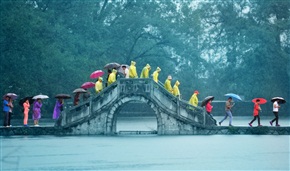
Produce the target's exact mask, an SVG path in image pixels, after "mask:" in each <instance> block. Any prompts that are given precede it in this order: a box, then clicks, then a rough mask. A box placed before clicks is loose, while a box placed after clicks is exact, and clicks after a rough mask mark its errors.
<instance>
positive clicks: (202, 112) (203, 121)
mask: <svg viewBox="0 0 290 171" xmlns="http://www.w3.org/2000/svg"><path fill="white" fill-rule="evenodd" d="M205 111H206V110H203V112H202V113H203V125H205V121H206V119H205V114H206V112H205Z"/></svg>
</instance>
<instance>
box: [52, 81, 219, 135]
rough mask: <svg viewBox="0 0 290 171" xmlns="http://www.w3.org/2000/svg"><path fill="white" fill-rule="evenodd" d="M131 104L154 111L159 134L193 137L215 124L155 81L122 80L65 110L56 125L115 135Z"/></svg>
mask: <svg viewBox="0 0 290 171" xmlns="http://www.w3.org/2000/svg"><path fill="white" fill-rule="evenodd" d="M130 101H140V102H143V103H146V104H148V105H149V106H150V107H151V108H152V109H153V111H154V112H155V114H156V119H157V132H158V134H191V133H194V131H196V129H197V128H198V129H205V128H206V126H214V125H215V122H214V120H213V119H211V118H210V117H209V116H208V115H206V114H205V112H204V109H203V108H200V107H194V106H192V105H190V104H188V102H186V101H183V100H179V99H178V98H176V97H175V96H173V95H172V94H171V93H169V92H168V91H167V90H166V89H164V87H163V86H162V85H159V84H157V83H155V82H154V81H153V80H152V79H118V81H117V82H115V83H114V84H112V85H110V86H109V87H106V88H105V89H104V90H103V91H102V92H101V93H99V94H97V95H96V96H93V97H91V98H90V99H89V100H88V101H86V102H83V103H81V104H79V105H78V106H75V107H72V108H70V109H67V110H66V111H64V112H63V113H62V115H61V117H60V119H59V120H58V122H57V123H56V125H57V126H61V127H65V128H72V129H73V132H74V134H114V133H115V132H116V120H117V119H116V118H117V115H118V113H119V112H120V109H121V108H122V105H123V104H125V103H129V102H130Z"/></svg>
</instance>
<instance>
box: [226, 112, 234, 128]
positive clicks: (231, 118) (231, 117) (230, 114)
mask: <svg viewBox="0 0 290 171" xmlns="http://www.w3.org/2000/svg"><path fill="white" fill-rule="evenodd" d="M227 114H228V116H229V117H230V121H229V126H232V121H233V114H232V112H231V111H230V110H229V111H228V112H227Z"/></svg>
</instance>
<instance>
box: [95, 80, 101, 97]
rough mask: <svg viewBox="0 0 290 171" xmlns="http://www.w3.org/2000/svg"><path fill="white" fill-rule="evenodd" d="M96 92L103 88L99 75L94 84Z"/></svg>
mask: <svg viewBox="0 0 290 171" xmlns="http://www.w3.org/2000/svg"><path fill="white" fill-rule="evenodd" d="M95 89H96V93H99V92H101V91H102V90H103V78H102V77H100V78H99V79H98V81H97V82H96V84H95Z"/></svg>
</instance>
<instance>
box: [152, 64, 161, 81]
mask: <svg viewBox="0 0 290 171" xmlns="http://www.w3.org/2000/svg"><path fill="white" fill-rule="evenodd" d="M160 71H161V69H160V68H159V67H157V68H156V70H155V71H154V72H153V80H154V81H155V82H156V83H158V76H159V73H160Z"/></svg>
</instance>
